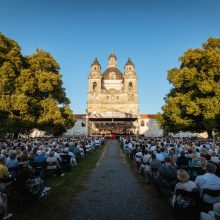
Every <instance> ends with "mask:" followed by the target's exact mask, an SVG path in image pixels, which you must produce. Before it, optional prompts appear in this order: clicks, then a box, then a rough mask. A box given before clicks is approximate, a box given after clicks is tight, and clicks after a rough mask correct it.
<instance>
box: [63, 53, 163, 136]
mask: <svg viewBox="0 0 220 220" xmlns="http://www.w3.org/2000/svg"><path fill="white" fill-rule="evenodd" d="M76 119H77V121H76V123H75V126H74V127H73V128H72V129H70V130H68V132H67V133H66V135H110V134H111V133H115V134H117V135H123V134H125V135H126V134H134V135H144V136H151V137H152V136H162V135H163V130H162V129H159V127H158V124H157V121H156V118H155V115H149V114H139V104H138V76H137V73H136V71H135V65H134V64H133V62H132V60H131V59H130V58H128V60H127V62H126V63H125V65H124V70H123V71H120V70H119V68H118V65H117V57H116V56H115V54H113V53H112V54H110V56H109V57H108V66H107V68H106V69H105V70H104V71H102V68H101V65H100V63H99V61H98V59H97V58H95V60H94V62H93V63H92V64H91V67H90V72H89V75H88V100H87V114H80V115H76Z"/></svg>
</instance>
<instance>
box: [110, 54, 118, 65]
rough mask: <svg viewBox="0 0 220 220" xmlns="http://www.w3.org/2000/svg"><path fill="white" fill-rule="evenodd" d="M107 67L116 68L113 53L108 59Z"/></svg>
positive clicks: (115, 58)
mask: <svg viewBox="0 0 220 220" xmlns="http://www.w3.org/2000/svg"><path fill="white" fill-rule="evenodd" d="M108 67H117V57H116V56H115V54H114V53H113V52H112V53H111V54H110V56H109V57H108Z"/></svg>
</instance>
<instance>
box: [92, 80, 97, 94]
mask: <svg viewBox="0 0 220 220" xmlns="http://www.w3.org/2000/svg"><path fill="white" fill-rule="evenodd" d="M92 88H93V92H95V91H96V90H97V82H94V83H93V87H92Z"/></svg>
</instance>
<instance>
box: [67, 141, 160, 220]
mask: <svg viewBox="0 0 220 220" xmlns="http://www.w3.org/2000/svg"><path fill="white" fill-rule="evenodd" d="M86 188H87V191H86V192H84V193H83V194H82V195H81V196H80V197H79V198H77V199H76V200H75V201H74V203H73V204H72V207H71V209H70V214H69V220H99V219H100V220H105V219H106V220H107V219H109V220H111V219H112V220H115V219H117V220H118V219H126V220H130V219H132V220H135V219H137V220H142V219H143V220H154V219H158V215H156V212H155V210H154V209H152V207H149V206H150V205H149V198H148V196H147V195H146V193H145V192H144V191H143V189H142V188H141V186H140V185H139V184H138V182H137V180H136V178H135V177H134V176H133V174H132V172H131V170H130V169H129V167H128V165H127V162H126V160H125V157H124V155H123V154H122V152H121V150H120V147H119V142H118V141H116V140H109V141H107V146H106V151H105V153H104V155H103V157H102V158H101V160H100V161H99V163H98V166H97V167H96V169H94V171H93V172H92V173H91V174H90V176H89V179H88V182H87V183H86Z"/></svg>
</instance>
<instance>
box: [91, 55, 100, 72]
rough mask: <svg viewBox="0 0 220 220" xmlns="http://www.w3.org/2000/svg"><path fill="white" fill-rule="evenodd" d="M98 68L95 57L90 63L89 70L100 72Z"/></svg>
mask: <svg viewBox="0 0 220 220" xmlns="http://www.w3.org/2000/svg"><path fill="white" fill-rule="evenodd" d="M100 70H101V65H100V63H99V61H98V59H97V57H96V58H95V59H94V61H93V63H92V64H91V72H100Z"/></svg>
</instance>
